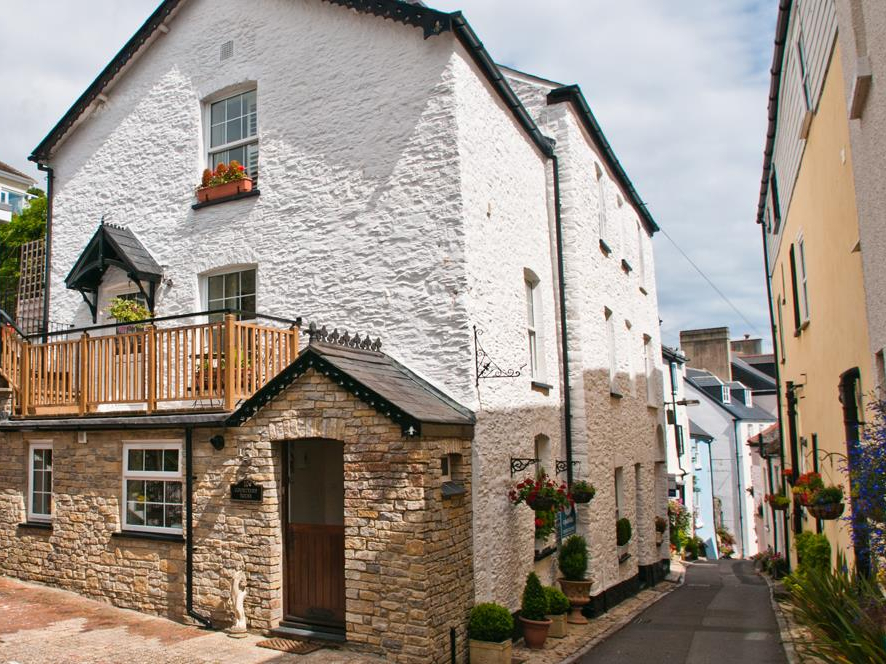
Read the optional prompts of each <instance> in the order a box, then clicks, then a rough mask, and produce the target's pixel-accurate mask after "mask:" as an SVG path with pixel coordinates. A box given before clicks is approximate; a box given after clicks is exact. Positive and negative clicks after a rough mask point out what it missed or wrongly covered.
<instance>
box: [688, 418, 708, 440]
mask: <svg viewBox="0 0 886 664" xmlns="http://www.w3.org/2000/svg"><path fill="white" fill-rule="evenodd" d="M689 437H690V438H698V439H700V440H713V439H714V437H713V436H712V435H711V434H709V433H708V432H707V431H705V430H704V429H702V428H701V427H700V426H698V425H697V424H696V423H695V422H693V421H692V418H689Z"/></svg>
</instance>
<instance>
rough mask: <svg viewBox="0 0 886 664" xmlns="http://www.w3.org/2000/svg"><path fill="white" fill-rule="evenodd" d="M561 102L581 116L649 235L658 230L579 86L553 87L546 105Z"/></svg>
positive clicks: (586, 128) (583, 123)
mask: <svg viewBox="0 0 886 664" xmlns="http://www.w3.org/2000/svg"><path fill="white" fill-rule="evenodd" d="M561 102H571V103H572V105H573V106H575V109H576V110H577V111H578V115H579V117H580V118H581V121H582V125H583V126H584V128H585V130H586V131H587V132H588V133H589V134H590V135H591V138H593V140H594V142H595V143H597V146H598V147H599V148H600V152H602V154H603V160H604V161H605V162H606V165H607V166H608V167H609V169H610V170H611V171H612V172H613V173H614V174H615V178H616V180H618V183H619V184H620V185H621V187H622V189H624V191H625V194H627V197H628V198H629V199H630V201H631V203H632V204H633V206H634V208H635V209H636V210H637V213H638V214H639V215H640V218H641V219H642V220H643V223H644V225H645V226H646V230H647V231H649V234H650V235H651V234H653V233H655V232H656V231H658V230H659V227H658V224H656V223H655V220H654V219H653V218H652V215H651V214H649V210H647V209H646V204H645V203H644V202H643V200H642V199H641V198H640V194H638V193H637V190H636V189H635V188H634V184H633V183H632V182H631V179H630V178H629V177H628V174H627V173H625V170H624V168H622V165H621V162H620V161H619V160H618V157H616V156H615V152H613V150H612V146H611V145H610V144H609V141H608V140H607V139H606V135H605V134H604V133H603V130H602V129H601V128H600V125H599V123H598V122H597V119H596V118H595V117H594V114H593V112H592V111H591V107H590V106H588V102H587V100H586V99H585V97H584V95H583V94H582V92H581V88H579V87H578V86H577V85H564V86H563V87H560V88H555V89H554V90H551V91H550V92H549V93H548V105H551V104H559V103H561Z"/></svg>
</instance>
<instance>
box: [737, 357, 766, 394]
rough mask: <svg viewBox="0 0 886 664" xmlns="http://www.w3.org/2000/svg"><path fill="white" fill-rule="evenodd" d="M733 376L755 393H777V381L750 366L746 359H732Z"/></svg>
mask: <svg viewBox="0 0 886 664" xmlns="http://www.w3.org/2000/svg"><path fill="white" fill-rule="evenodd" d="M732 376H733V378H735V379H736V380H740V381H741V382H742V383H744V384H745V385H747V386H748V387H750V388H751V390H753V391H754V392H757V393H759V392H764V393H765V392H771V393H773V394H774V393H775V391H776V386H775V379H774V378H772V377H771V376H770V375H768V374H766V373H764V372H762V371H760V370H759V369H757V368H756V367H754V366H753V365H751V364H749V363H748V362H747V361H746V360H745V359H744V358H741V357H736V356H733V357H732Z"/></svg>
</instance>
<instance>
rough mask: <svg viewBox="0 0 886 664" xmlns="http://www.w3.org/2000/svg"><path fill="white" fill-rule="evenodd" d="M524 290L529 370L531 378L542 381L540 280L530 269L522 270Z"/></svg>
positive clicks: (543, 372) (543, 365)
mask: <svg viewBox="0 0 886 664" xmlns="http://www.w3.org/2000/svg"><path fill="white" fill-rule="evenodd" d="M523 282H524V286H525V290H526V336H527V342H528V345H529V370H530V374H531V376H532V379H533V380H535V381H540V382H543V381H544V380H545V378H546V376H545V374H546V371H545V359H544V343H543V339H542V334H541V326H542V325H543V324H544V319H543V318H542V308H541V306H542V303H541V289H540V288H539V285H540V281H539V279H538V277H537V276H535V274H534V273H533V272H532V271H531V270H524V271H523Z"/></svg>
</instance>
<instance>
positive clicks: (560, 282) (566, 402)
mask: <svg viewBox="0 0 886 664" xmlns="http://www.w3.org/2000/svg"><path fill="white" fill-rule="evenodd" d="M551 161H552V162H553V167H554V225H555V227H556V231H557V291H558V294H559V296H560V345H561V346H562V347H563V420H564V422H565V426H564V431H563V435H564V442H565V444H566V484H567V485H568V486H570V487H571V486H572V396H571V391H572V390H571V388H570V381H569V328H568V327H567V321H566V273H565V268H564V265H563V219H562V216H561V213H560V161H559V159H557V156H556V155H553V156H551Z"/></svg>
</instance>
